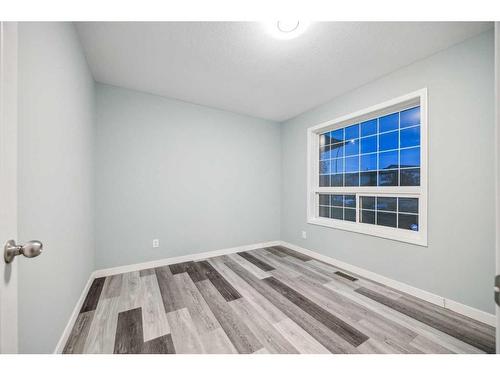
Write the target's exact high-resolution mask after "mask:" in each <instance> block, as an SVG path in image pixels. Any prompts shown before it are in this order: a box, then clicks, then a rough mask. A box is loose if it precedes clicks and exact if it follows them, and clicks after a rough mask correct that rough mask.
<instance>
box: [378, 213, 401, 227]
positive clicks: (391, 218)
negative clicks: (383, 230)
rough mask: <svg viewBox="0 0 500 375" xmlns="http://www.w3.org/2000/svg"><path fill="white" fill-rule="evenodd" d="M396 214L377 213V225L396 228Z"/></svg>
mask: <svg viewBox="0 0 500 375" xmlns="http://www.w3.org/2000/svg"><path fill="white" fill-rule="evenodd" d="M396 221H397V218H396V214H395V213H392V212H378V211H377V225H383V226H385V227H393V228H396Z"/></svg>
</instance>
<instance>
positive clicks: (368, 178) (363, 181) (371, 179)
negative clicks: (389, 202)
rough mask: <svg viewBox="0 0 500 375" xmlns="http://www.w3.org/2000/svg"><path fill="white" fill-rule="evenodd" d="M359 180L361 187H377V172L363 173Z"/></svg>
mask: <svg viewBox="0 0 500 375" xmlns="http://www.w3.org/2000/svg"><path fill="white" fill-rule="evenodd" d="M359 178H360V181H359V184H360V185H361V186H377V172H361V173H360V177H359Z"/></svg>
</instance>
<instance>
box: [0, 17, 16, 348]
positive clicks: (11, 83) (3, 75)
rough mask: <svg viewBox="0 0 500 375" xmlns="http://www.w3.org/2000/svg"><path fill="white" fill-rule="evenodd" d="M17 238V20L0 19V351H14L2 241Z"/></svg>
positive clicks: (12, 290)
mask: <svg viewBox="0 0 500 375" xmlns="http://www.w3.org/2000/svg"><path fill="white" fill-rule="evenodd" d="M10 239H14V240H15V239H17V24H16V23H15V22H0V252H1V256H0V353H17V263H18V262H16V261H14V262H12V263H10V264H6V263H5V261H4V256H3V252H4V243H5V242H6V241H8V240H10Z"/></svg>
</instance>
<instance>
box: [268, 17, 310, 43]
mask: <svg viewBox="0 0 500 375" xmlns="http://www.w3.org/2000/svg"><path fill="white" fill-rule="evenodd" d="M308 26H309V23H308V22H304V21H299V20H280V21H274V22H270V23H268V26H267V29H268V31H269V33H270V34H271V35H272V36H273V37H275V38H277V39H293V38H296V37H298V36H299V35H300V34H302V33H303V32H304V31H306V29H307V27H308Z"/></svg>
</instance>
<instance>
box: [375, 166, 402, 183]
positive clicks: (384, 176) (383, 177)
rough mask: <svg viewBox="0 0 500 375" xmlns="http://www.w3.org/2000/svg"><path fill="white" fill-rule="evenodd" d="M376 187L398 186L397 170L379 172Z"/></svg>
mask: <svg viewBox="0 0 500 375" xmlns="http://www.w3.org/2000/svg"><path fill="white" fill-rule="evenodd" d="M378 186H398V170H397V169H396V170H392V171H379V172H378Z"/></svg>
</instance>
